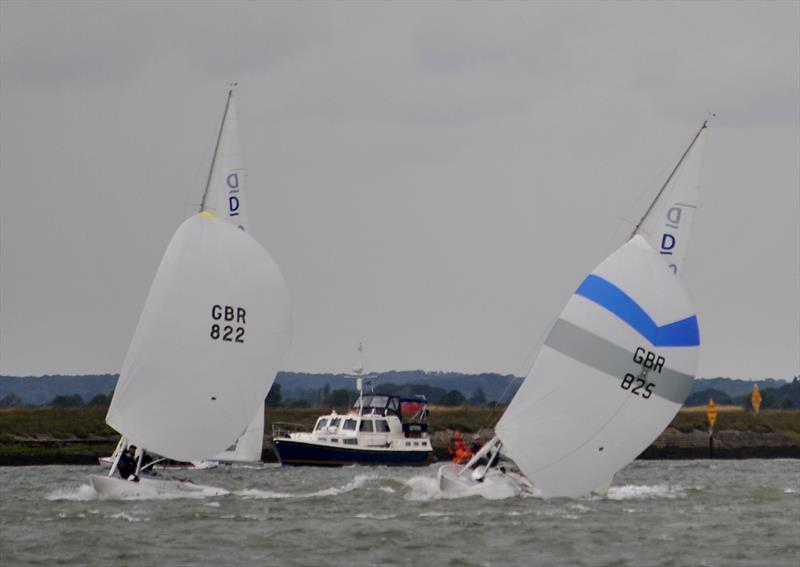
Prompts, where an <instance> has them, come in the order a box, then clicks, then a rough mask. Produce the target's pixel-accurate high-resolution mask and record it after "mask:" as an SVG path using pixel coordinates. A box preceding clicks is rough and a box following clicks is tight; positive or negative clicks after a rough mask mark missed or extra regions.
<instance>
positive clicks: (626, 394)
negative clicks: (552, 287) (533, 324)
mask: <svg viewBox="0 0 800 567" xmlns="http://www.w3.org/2000/svg"><path fill="white" fill-rule="evenodd" d="M699 343H700V339H699V331H698V327H697V320H696V318H695V315H694V309H693V307H692V305H691V303H690V301H689V297H688V295H687V293H686V290H685V289H684V287H683V284H682V283H681V280H680V279H679V278H675V277H673V273H672V271H671V269H670V268H669V267H668V265H667V264H666V263H665V262H664V260H663V258H662V257H661V256H660V255H659V254H658V253H657V252H656V251H655V250H654V249H653V248H652V246H650V244H649V243H648V242H647V241H646V240H645V239H644V238H642V237H641V236H634V237H633V238H632V239H631V240H630V241H628V242H627V243H626V244H624V245H623V246H621V247H620V248H619V249H618V250H617V251H616V252H614V253H613V254H612V255H611V256H609V257H608V258H607V259H606V260H605V261H604V262H603V263H601V264H600V265H599V266H598V267H597V268H596V269H595V270H594V272H592V274H590V275H589V276H588V277H587V278H586V280H584V282H583V283H582V284H581V285H580V287H579V288H578V290H577V291H576V292H575V294H574V295H573V296H572V298H571V299H570V300H569V302H568V303H567V305H566V307H565V308H564V310H563V311H562V312H561V314H560V316H559V318H558V320H557V321H556V323H555V325H554V326H553V328H552V329H551V331H550V333H549V335H548V336H547V338H546V340H545V342H544V345H543V346H542V349H541V351H540V353H539V356H538V357H537V359H536V361H535V363H534V365H533V368H532V369H531V371H530V373H529V375H528V377H527V379H526V380H525V381H524V382H523V383H522V386H521V388H520V390H519V391H518V392H517V394H516V396H515V397H514V399H513V400H512V402H511V404H510V405H509V407H508V409H507V410H506V412H505V414H504V415H503V416H502V418H501V419H500V421H499V423H498V424H497V427H496V432H497V435H498V437H499V438H500V439H501V440H502V443H503V447H504V451H505V452H506V453H507V454H508V455H509V456H510V457H511V458H512V459H513V460H514V461H515V462H516V464H517V465H518V466H519V468H520V470H521V471H522V472H523V473H524V474H525V476H526V477H527V478H528V479H529V480H531V481H532V482H533V484H534V486H535V487H536V488H537V489H538V490H540V491H541V492H542V493H543V494H544V495H545V496H568V497H575V496H581V495H586V494H589V493H590V492H592V491H601V490H604V489H605V488H606V487H607V486H608V485H609V484H610V482H611V479H612V478H613V476H614V474H615V473H616V472H617V471H618V470H620V469H621V468H622V467H624V466H625V465H627V464H628V463H629V462H630V461H632V460H633V459H635V458H636V456H637V455H638V454H639V453H641V452H642V451H643V450H644V449H645V448H646V447H647V446H648V445H649V444H650V443H652V441H653V440H654V439H655V438H656V437H657V436H658V435H659V434H660V433H661V432H662V431H663V430H664V428H665V427H666V426H667V425H668V424H669V422H670V421H671V420H672V418H673V417H674V415H675V413H676V412H677V411H678V409H679V408H680V407H681V405H682V403H683V402H684V400H685V398H686V396H687V395H688V394H689V392H690V391H691V388H692V381H693V380H694V374H695V370H696V368H697V361H698V356H699Z"/></svg>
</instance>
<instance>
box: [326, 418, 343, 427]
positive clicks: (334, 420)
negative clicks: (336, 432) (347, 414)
mask: <svg viewBox="0 0 800 567" xmlns="http://www.w3.org/2000/svg"><path fill="white" fill-rule="evenodd" d="M339 421H340V418H338V417H332V418H331V422H330V423H329V424H328V427H339Z"/></svg>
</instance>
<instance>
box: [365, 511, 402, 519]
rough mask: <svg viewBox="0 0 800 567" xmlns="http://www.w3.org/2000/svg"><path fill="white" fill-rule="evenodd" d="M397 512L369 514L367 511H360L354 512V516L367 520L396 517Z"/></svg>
mask: <svg viewBox="0 0 800 567" xmlns="http://www.w3.org/2000/svg"><path fill="white" fill-rule="evenodd" d="M396 517H397V514H370V513H369V512H362V513H360V514H356V518H361V519H367V520H389V519H391V518H396Z"/></svg>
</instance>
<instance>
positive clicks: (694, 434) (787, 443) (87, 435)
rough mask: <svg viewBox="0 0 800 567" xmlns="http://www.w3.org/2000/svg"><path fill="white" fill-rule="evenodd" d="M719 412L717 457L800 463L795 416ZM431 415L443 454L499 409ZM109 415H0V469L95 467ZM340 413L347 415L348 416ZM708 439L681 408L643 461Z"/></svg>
mask: <svg viewBox="0 0 800 567" xmlns="http://www.w3.org/2000/svg"><path fill="white" fill-rule="evenodd" d="M718 409H719V415H718V417H717V423H716V426H715V428H714V429H715V432H716V435H718V436H719V439H720V442H719V445H718V446H719V447H720V449H722V450H725V449H726V447H727V450H728V451H729V452H730V455H729V456H730V457H732V458H745V457H748V456H775V457H786V456H788V457H800V412H798V411H793V410H780V409H770V410H762V411H761V412H760V413H758V414H755V413H753V412H752V411H748V410H745V409H744V408H742V407H741V406H720V407H719V408H718ZM430 410H431V413H430V432H431V435H432V437H433V440H434V447H436V448H438V449H440V450H441V449H443V446H444V445H445V444H446V442H447V439H448V438H449V435H450V432H451V431H452V430H454V429H458V430H461V431H463V432H465V433H477V432H479V431H480V432H481V434H482V435H483V436H485V435H487V434H491V432H490V430H491V428H492V427H493V426H494V424H495V423H496V422H497V420H498V419H499V418H500V416H501V415H502V411H503V408H502V407H493V406H463V407H444V406H431V408H430ZM106 411H107V410H106V408H105V407H89V406H85V407H66V408H65V407H52V406H46V407H22V408H8V409H0V465H18V464H58V463H64V464H67V463H75V464H78V463H84V464H88V463H93V462H96V458H97V457H98V456H102V455H108V454H110V453H111V451H113V449H114V446H115V445H116V442H117V441H118V439H119V435H118V434H117V433H116V432H115V431H114V430H113V429H111V428H110V427H109V426H108V425H106V423H105V415H106ZM329 411H330V408H329V407H328V408H326V407H302V408H283V407H279V408H274V409H273V408H268V409H267V412H266V427H265V434H266V435H267V437H270V436H271V434H272V429H273V425H274V424H286V423H289V424H295V425H296V426H300V427H303V428H306V429H308V428H311V427H312V426H313V424H314V422H315V421H316V419H317V417H318V416H319V415H320V414H322V413H327V412H329ZM337 411H339V412H341V413H346V411H347V409H346V408H345V407H341V408H337ZM487 430H488V431H487ZM707 432H708V422H707V419H706V414H705V408H702V407H692V408H683V409H682V410H681V411H680V412H679V413H678V414H677V415H676V416H675V418H674V419H673V420H672V423H671V424H670V426H669V428H668V429H667V431H665V433H664V434H663V435H662V436H661V437H660V438H659V440H657V441H656V442H655V443H654V444H653V446H651V448H650V449H648V451H646V452H645V455H644V456H645V457H646V458H682V457H685V458H698V457H702V456H704V455H706V454H707V451H706V450H705V446H706V444H707ZM676 447H677V450H676ZM265 448H267V449H268V447H265ZM270 453H271V452H270V451H269V450H267V451H266V452H265V458H269V457H271V454H270ZM722 454H723V455H724V453H722ZM440 456H441V453H440Z"/></svg>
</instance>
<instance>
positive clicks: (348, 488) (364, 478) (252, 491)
mask: <svg viewBox="0 0 800 567" xmlns="http://www.w3.org/2000/svg"><path fill="white" fill-rule="evenodd" d="M376 478H378V475H376V474H358V475H356V476H355V478H353V480H351V481H350V482H348V483H347V484H345V485H343V486H334V487H331V488H324V489H322V490H317V491H315V492H308V493H305V494H303V493H300V494H293V493H290V492H275V491H272V490H260V489H258V488H247V489H244V490H237V491H236V492H234V494H236V495H237V496H242V497H244V498H259V499H271V498H317V497H321V496H338V495H340V494H345V493H346V492H352V491H353V490H357V489H359V488H361V487H362V486H364V485H365V484H366V483H367V482H368V481H370V480H375V479H376Z"/></svg>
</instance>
